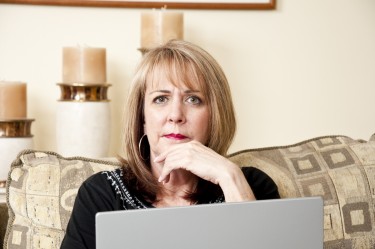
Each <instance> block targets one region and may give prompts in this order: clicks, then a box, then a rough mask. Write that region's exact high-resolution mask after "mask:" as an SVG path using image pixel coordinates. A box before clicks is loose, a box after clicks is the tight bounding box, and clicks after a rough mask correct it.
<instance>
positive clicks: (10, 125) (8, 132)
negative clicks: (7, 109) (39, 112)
mask: <svg viewBox="0 0 375 249" xmlns="http://www.w3.org/2000/svg"><path fill="white" fill-rule="evenodd" d="M33 121H34V119H13V120H12V119H9V120H0V138H7V137H32V136H33V135H32V134H31V123H32V122H33Z"/></svg>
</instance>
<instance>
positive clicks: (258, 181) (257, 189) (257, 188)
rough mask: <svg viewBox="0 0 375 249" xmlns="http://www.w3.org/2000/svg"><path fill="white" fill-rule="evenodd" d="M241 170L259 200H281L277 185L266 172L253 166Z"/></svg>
mask: <svg viewBox="0 0 375 249" xmlns="http://www.w3.org/2000/svg"><path fill="white" fill-rule="evenodd" d="M241 170H242V172H243V174H244V175H245V177H246V180H247V182H248V183H249V185H250V186H251V189H252V190H253V192H254V195H255V197H256V198H257V199H258V200H262V199H277V198H280V195H279V192H278V188H277V185H276V183H275V182H274V181H273V180H272V178H271V177H270V176H269V175H267V174H266V173H265V172H263V171H262V170H260V169H258V168H255V167H251V166H246V167H241Z"/></svg>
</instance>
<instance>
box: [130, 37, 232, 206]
mask: <svg viewBox="0 0 375 249" xmlns="http://www.w3.org/2000/svg"><path fill="white" fill-rule="evenodd" d="M157 70H163V71H164V72H165V75H166V76H167V77H168V78H169V80H170V81H171V82H172V83H173V84H175V85H186V86H187V87H189V88H191V89H194V88H197V87H198V89H200V90H201V91H202V92H203V94H204V95H205V98H206V99H207V102H208V105H209V110H210V115H211V117H210V119H209V120H210V124H209V132H210V134H209V136H208V137H209V138H208V141H207V144H206V145H207V146H208V147H209V148H211V149H212V150H214V151H216V152H217V153H218V154H221V155H224V156H225V155H226V153H227V151H228V148H229V146H230V144H231V143H232V140H233V137H234V134H235V131H236V119H235V113H234V108H233V103H232V97H231V92H230V88H229V84H228V81H227V78H226V76H225V74H224V72H223V70H222V69H221V67H220V65H219V64H218V63H217V62H216V60H215V59H214V58H213V57H212V56H211V55H210V54H209V53H208V52H206V51H205V50H203V49H202V48H200V47H198V46H196V45H194V44H192V43H189V42H187V41H181V40H171V41H169V42H168V43H166V44H164V45H162V46H159V47H157V48H154V49H152V50H150V51H148V52H146V54H145V55H144V56H143V58H142V60H141V62H140V64H139V65H138V67H137V68H136V72H135V75H134V78H133V81H132V83H131V86H130V92H129V96H128V102H127V106H126V108H127V109H126V114H125V122H124V150H125V156H126V164H127V165H128V167H130V168H131V171H132V173H133V174H134V177H135V178H136V179H137V180H136V182H137V184H138V188H137V189H138V190H140V189H145V191H146V192H149V191H151V192H154V191H155V189H158V187H157V186H158V184H157V182H156V179H155V178H154V177H153V175H152V174H151V171H150V165H149V162H148V161H146V160H144V159H147V157H148V156H149V151H147V150H149V147H147V146H148V143H146V141H142V143H141V149H139V143H140V140H141V138H142V136H143V134H144V131H143V123H144V115H143V107H144V96H145V92H146V86H147V83H148V82H147V80H148V79H152V78H153V77H152V76H153V75H154V74H155V72H156V71H157ZM142 140H144V139H142ZM145 146H146V148H145ZM144 154H146V155H144ZM151 196H153V195H152V194H151ZM148 197H150V196H148ZM151 199H152V198H151Z"/></svg>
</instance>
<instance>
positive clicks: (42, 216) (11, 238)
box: [4, 150, 120, 249]
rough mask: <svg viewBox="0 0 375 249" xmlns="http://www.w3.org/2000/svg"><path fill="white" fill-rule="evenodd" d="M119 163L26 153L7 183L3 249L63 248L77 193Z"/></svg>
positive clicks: (51, 153)
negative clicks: (94, 178) (84, 183)
mask: <svg viewBox="0 0 375 249" xmlns="http://www.w3.org/2000/svg"><path fill="white" fill-rule="evenodd" d="M119 166H120V165H119V163H118V162H117V163H116V162H110V161H100V160H94V159H88V158H82V157H74V158H63V157H62V156H60V155H58V154H56V153H54V152H37V151H32V150H26V151H24V152H22V153H20V155H19V156H18V157H17V159H16V160H15V161H14V162H13V164H12V168H11V173H10V175H9V179H8V184H7V188H8V189H7V193H8V200H9V203H8V206H9V211H10V212H9V214H10V215H9V222H8V227H7V232H6V235H5V239H4V244H5V246H4V248H49V249H53V248H60V244H61V241H62V239H63V237H64V234H65V232H64V231H65V228H66V226H67V223H68V221H69V218H70V214H71V211H72V208H73V203H74V200H75V196H76V194H77V190H78V188H79V186H80V185H81V183H82V182H83V181H84V180H85V179H87V178H88V177H89V176H91V175H92V174H94V173H96V172H99V171H103V170H111V169H114V168H117V167H119Z"/></svg>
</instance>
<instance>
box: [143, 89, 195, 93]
mask: <svg viewBox="0 0 375 249" xmlns="http://www.w3.org/2000/svg"><path fill="white" fill-rule="evenodd" d="M199 92H201V91H199V90H190V89H188V90H185V91H184V93H188V94H189V93H199ZM153 93H171V91H169V90H162V89H160V90H154V91H151V92H150V93H149V94H153Z"/></svg>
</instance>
